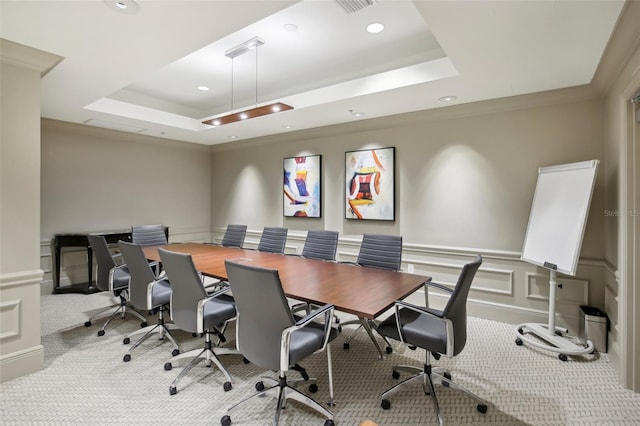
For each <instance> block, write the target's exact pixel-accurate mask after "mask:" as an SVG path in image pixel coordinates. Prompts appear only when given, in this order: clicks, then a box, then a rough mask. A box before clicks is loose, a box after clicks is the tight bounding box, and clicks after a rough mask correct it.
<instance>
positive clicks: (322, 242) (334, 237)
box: [302, 229, 338, 261]
mask: <svg viewBox="0 0 640 426" xmlns="http://www.w3.org/2000/svg"><path fill="white" fill-rule="evenodd" d="M337 250H338V233H337V232H336V231H327V230H324V229H317V230H310V231H308V232H307V238H306V239H305V240H304V247H303V248H302V257H305V258H307V259H319V260H328V261H333V260H336V251H337Z"/></svg>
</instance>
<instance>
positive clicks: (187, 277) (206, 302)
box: [158, 248, 238, 395]
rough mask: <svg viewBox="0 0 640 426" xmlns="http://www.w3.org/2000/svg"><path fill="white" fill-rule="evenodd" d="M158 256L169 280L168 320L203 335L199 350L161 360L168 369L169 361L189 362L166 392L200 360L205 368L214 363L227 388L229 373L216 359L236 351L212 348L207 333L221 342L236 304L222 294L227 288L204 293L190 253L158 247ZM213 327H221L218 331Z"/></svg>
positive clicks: (229, 383) (223, 339)
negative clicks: (202, 344) (201, 346)
mask: <svg viewBox="0 0 640 426" xmlns="http://www.w3.org/2000/svg"><path fill="white" fill-rule="evenodd" d="M158 251H159V253H160V259H161V260H162V265H163V266H164V270H165V272H166V274H167V277H168V278H169V281H170V282H171V288H172V291H171V303H170V306H171V319H172V320H173V323H174V324H175V325H176V327H178V328H180V329H182V330H185V331H189V332H191V333H198V334H204V338H205V343H204V348H203V349H194V350H192V351H189V352H185V353H183V354H180V355H177V356H175V357H173V358H172V359H171V360H170V361H169V362H167V363H165V365H164V369H165V370H171V369H172V368H173V363H175V362H176V361H179V360H181V359H184V358H192V359H191V361H189V363H188V364H187V365H186V366H185V367H184V369H183V370H182V371H181V372H180V374H178V376H177V377H176V378H175V379H174V380H173V382H172V383H171V386H170V387H169V393H170V394H171V395H175V394H176V393H177V392H178V389H177V384H178V382H179V381H180V379H182V378H183V377H184V376H185V375H186V374H187V373H188V372H189V371H190V370H191V369H192V368H193V367H194V366H195V365H196V364H198V363H199V362H200V361H202V360H204V361H205V365H206V366H207V367H210V366H211V363H214V364H215V365H216V367H218V369H219V370H220V371H221V372H222V374H224V376H225V377H226V379H227V380H226V382H225V383H224V385H223V389H224V390H225V391H228V390H231V387H232V385H231V375H229V373H228V372H227V370H226V368H224V366H223V365H222V363H221V362H220V359H219V358H218V355H229V354H238V351H237V350H236V349H235V348H221V347H214V346H213V344H212V343H211V334H215V335H216V336H217V337H218V338H219V339H220V341H221V342H224V341H226V339H225V337H224V335H223V333H224V328H225V326H226V323H227V322H228V321H230V320H232V319H234V318H235V317H236V307H235V303H234V301H233V298H231V297H230V296H227V295H225V294H224V293H226V292H228V291H229V289H228V288H227V289H223V290H220V291H218V292H216V293H214V294H212V295H207V292H206V291H205V288H204V285H203V284H202V280H201V278H200V276H199V275H198V271H197V270H196V267H195V265H194V264H193V259H192V258H191V255H189V254H184V253H176V252H171V251H168V250H164V249H162V248H160V249H159V250H158ZM217 327H222V330H221V331H220V330H218V328H217Z"/></svg>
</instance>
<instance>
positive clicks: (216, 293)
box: [202, 286, 231, 300]
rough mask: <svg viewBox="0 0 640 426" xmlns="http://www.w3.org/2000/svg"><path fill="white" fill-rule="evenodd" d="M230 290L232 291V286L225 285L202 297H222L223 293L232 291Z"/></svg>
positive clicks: (207, 298)
mask: <svg viewBox="0 0 640 426" xmlns="http://www.w3.org/2000/svg"><path fill="white" fill-rule="evenodd" d="M230 292H231V287H230V286H225V287H223V288H221V289H220V290H217V291H214V292H213V293H211V294H208V295H207V297H206V298H205V299H202V300H209V299H213V298H214V297H220V296H222V295H223V294H226V293H230Z"/></svg>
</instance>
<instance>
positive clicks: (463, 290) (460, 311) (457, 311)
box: [442, 255, 482, 355]
mask: <svg viewBox="0 0 640 426" xmlns="http://www.w3.org/2000/svg"><path fill="white" fill-rule="evenodd" d="M481 264H482V256H480V255H477V256H476V258H475V259H474V261H473V262H470V263H467V264H466V265H464V266H463V267H462V271H460V275H459V276H458V282H457V283H456V286H455V287H454V289H453V293H451V296H449V300H448V301H447V305H446V306H445V307H444V310H443V311H442V315H443V316H444V317H445V318H447V319H449V320H450V321H451V322H452V323H453V334H454V336H455V338H454V341H453V345H454V346H453V354H454V355H458V354H459V353H460V352H461V351H462V349H463V348H464V345H465V344H466V342H467V297H468V296H469V290H470V289H471V282H472V281H473V277H475V275H476V272H477V271H478V268H480V265H481Z"/></svg>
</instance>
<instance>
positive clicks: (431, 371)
mask: <svg viewBox="0 0 640 426" xmlns="http://www.w3.org/2000/svg"><path fill="white" fill-rule="evenodd" d="M481 263H482V257H481V256H480V255H478V256H477V257H476V258H475V260H474V261H473V262H471V263H468V264H466V265H464V267H463V268H462V271H461V272H460V275H459V277H458V282H457V283H456V286H455V287H454V288H453V290H452V289H450V288H449V287H445V286H443V285H440V284H436V283H433V282H427V283H425V286H433V287H436V288H438V289H440V290H443V291H445V292H447V293H449V294H450V296H449V300H448V301H447V304H446V306H445V307H444V309H443V310H442V311H440V310H437V309H433V308H429V307H422V306H416V305H412V304H410V303H407V302H403V301H397V302H396V305H395V315H391V316H390V317H389V318H387V319H386V320H384V321H383V322H382V323H380V325H379V326H378V333H380V334H382V335H383V336H387V337H390V338H392V339H395V340H400V341H401V342H403V343H405V344H407V345H410V346H411V347H419V348H423V349H426V360H425V363H424V366H423V367H422V368H416V367H413V366H405V365H401V366H395V367H393V378H395V379H397V378H399V377H400V372H399V371H400V370H404V371H409V372H415V373H417V374H415V375H414V376H412V377H409V378H408V379H406V380H404V381H402V382H400V383H398V384H397V385H395V386H393V387H392V388H390V389H389V390H387V391H386V392H384V393H383V394H382V404H381V405H382V408H384V409H389V408H390V407H391V402H390V401H389V400H388V399H386V397H387V396H388V395H389V394H390V393H391V392H393V391H395V390H396V389H398V388H399V387H400V386H402V385H404V384H406V383H408V382H411V381H413V380H418V379H419V380H421V381H422V388H423V390H424V393H425V394H427V395H429V394H431V399H432V400H433V406H434V408H435V411H436V415H437V416H438V422H439V424H440V425H443V424H444V419H443V417H442V414H441V413H440V407H439V405H438V397H437V395H436V392H435V387H434V385H435V384H441V385H443V386H446V387H449V388H452V389H455V390H458V391H461V392H463V393H464V394H466V395H467V396H469V397H470V398H473V399H474V400H476V401H477V402H478V405H477V409H478V411H480V412H481V413H486V412H487V404H486V403H485V402H484V401H483V400H482V399H481V398H480V397H478V396H477V395H475V394H474V393H472V392H470V391H468V390H466V389H464V388H463V387H461V386H459V385H458V384H456V383H454V382H453V381H452V380H451V374H450V373H449V372H446V371H444V370H443V369H442V368H437V367H432V366H431V362H430V357H431V355H433V357H434V358H435V359H439V358H440V355H445V356H447V357H450V358H452V357H454V356H456V355H458V354H459V353H460V352H462V350H463V349H464V346H465V344H466V342H467V296H468V295H469V289H470V288H471V282H472V281H473V277H474V276H475V274H476V271H477V270H478V268H479V267H480V264H481ZM425 291H427V289H426V288H425Z"/></svg>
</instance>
